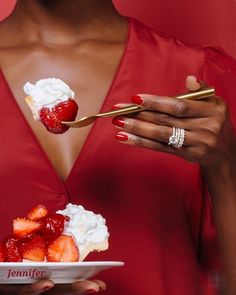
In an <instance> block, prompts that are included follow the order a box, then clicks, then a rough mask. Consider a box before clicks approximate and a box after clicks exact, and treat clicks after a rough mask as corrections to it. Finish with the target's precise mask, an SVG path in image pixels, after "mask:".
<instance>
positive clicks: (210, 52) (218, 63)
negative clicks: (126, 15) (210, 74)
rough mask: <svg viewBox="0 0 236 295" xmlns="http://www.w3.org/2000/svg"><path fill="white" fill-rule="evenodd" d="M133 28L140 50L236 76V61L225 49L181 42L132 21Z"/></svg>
mask: <svg viewBox="0 0 236 295" xmlns="http://www.w3.org/2000/svg"><path fill="white" fill-rule="evenodd" d="M130 22H131V28H132V31H133V34H134V36H135V39H136V40H137V42H138V46H137V47H138V48H140V50H148V51H150V52H151V51H153V52H158V51H159V52H160V54H162V56H163V57H165V56H168V58H169V59H170V60H174V61H175V62H176V61H179V60H184V61H185V60H186V59H187V60H188V62H189V63H191V61H193V60H194V63H195V61H198V62H199V64H202V66H203V67H205V66H215V68H217V67H219V68H222V69H224V70H225V71H230V72H232V73H234V74H236V60H235V59H234V58H233V57H232V56H230V55H229V54H228V53H227V52H226V51H225V50H224V49H223V48H220V47H213V46H212V47H206V46H201V45H197V44H193V43H189V42H186V41H183V40H181V39H180V38H178V37H176V36H174V35H171V34H169V33H165V32H161V31H158V30H156V29H154V28H151V27H149V26H148V25H146V24H144V23H142V22H140V21H138V20H136V19H130Z"/></svg>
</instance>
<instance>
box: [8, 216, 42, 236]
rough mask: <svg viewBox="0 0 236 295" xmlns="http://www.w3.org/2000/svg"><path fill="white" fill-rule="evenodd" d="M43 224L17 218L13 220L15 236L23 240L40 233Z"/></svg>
mask: <svg viewBox="0 0 236 295" xmlns="http://www.w3.org/2000/svg"><path fill="white" fill-rule="evenodd" d="M40 228H41V223H40V222H38V221H34V220H30V219H27V218H20V217H19V218H16V219H14V220H13V234H14V235H15V236H16V237H18V238H23V237H25V236H27V235H29V234H32V233H34V232H36V231H38V230H39V229H40Z"/></svg>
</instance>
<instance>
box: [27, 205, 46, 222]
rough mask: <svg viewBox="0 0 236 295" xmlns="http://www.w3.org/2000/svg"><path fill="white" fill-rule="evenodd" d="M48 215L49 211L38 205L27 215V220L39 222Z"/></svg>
mask: <svg viewBox="0 0 236 295" xmlns="http://www.w3.org/2000/svg"><path fill="white" fill-rule="evenodd" d="M47 214H48V210H47V208H46V207H45V206H44V205H37V206H35V207H34V208H33V209H31V210H30V212H29V213H28V214H27V216H26V217H27V218H28V219H31V220H39V219H40V218H43V217H44V216H46V215H47Z"/></svg>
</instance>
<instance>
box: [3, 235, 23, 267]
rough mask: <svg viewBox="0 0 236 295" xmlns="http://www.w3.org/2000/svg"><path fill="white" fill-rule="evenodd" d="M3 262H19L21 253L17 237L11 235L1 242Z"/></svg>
mask: <svg viewBox="0 0 236 295" xmlns="http://www.w3.org/2000/svg"><path fill="white" fill-rule="evenodd" d="M2 245H3V249H4V250H3V251H4V254H5V255H4V256H5V257H4V261H5V262H21V261H22V255H21V251H20V248H19V239H17V238H16V237H13V236H9V237H7V238H6V239H5V240H3V242H2Z"/></svg>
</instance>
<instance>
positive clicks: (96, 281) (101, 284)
mask: <svg viewBox="0 0 236 295" xmlns="http://www.w3.org/2000/svg"><path fill="white" fill-rule="evenodd" d="M94 282H95V283H96V284H98V286H99V290H100V291H105V290H106V288H107V286H106V284H105V283H104V282H103V281H101V280H94Z"/></svg>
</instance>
